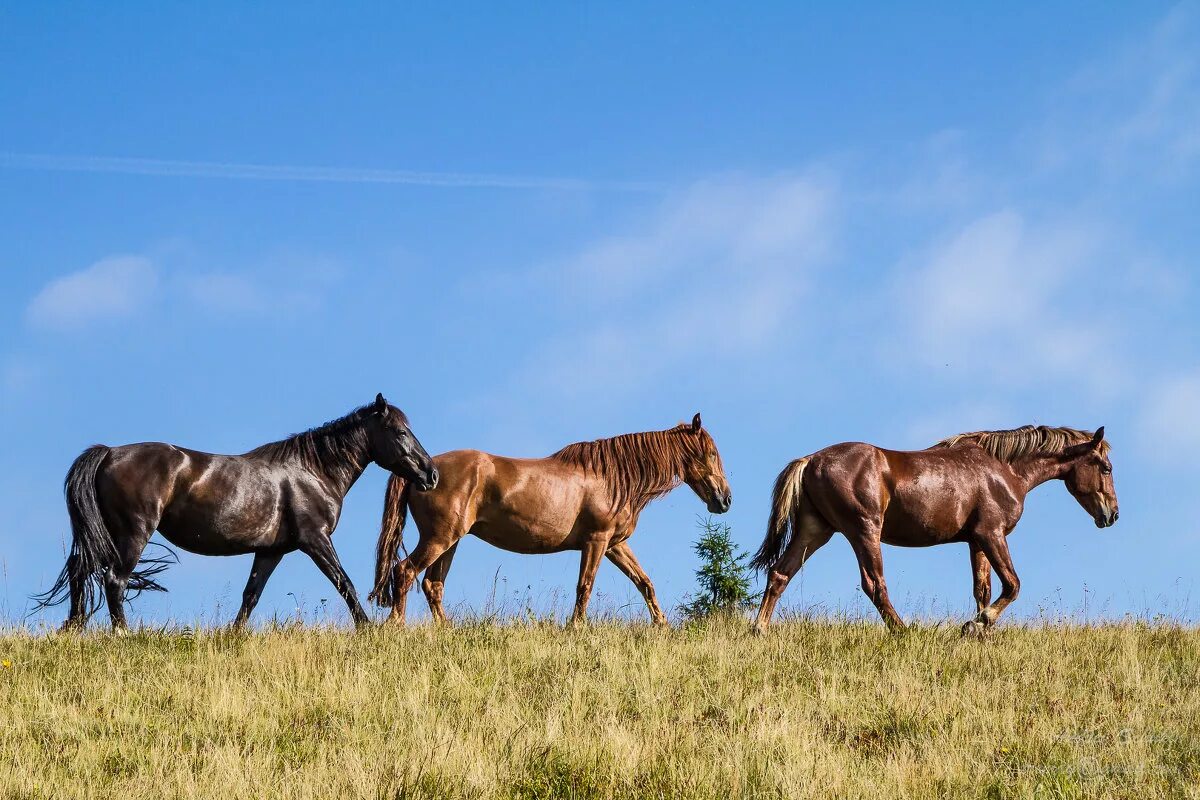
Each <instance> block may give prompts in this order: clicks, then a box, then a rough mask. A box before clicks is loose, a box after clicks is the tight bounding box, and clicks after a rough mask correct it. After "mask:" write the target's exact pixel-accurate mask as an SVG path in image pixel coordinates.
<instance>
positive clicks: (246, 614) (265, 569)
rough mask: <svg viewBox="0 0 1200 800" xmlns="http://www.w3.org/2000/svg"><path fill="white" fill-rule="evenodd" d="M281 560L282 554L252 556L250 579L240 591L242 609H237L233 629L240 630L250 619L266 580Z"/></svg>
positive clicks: (259, 553)
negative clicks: (252, 563)
mask: <svg viewBox="0 0 1200 800" xmlns="http://www.w3.org/2000/svg"><path fill="white" fill-rule="evenodd" d="M282 558H283V553H270V552H266V551H261V552H258V553H255V554H254V565H253V566H252V567H250V577H249V578H248V579H247V580H246V588H245V589H244V590H243V591H242V607H241V608H240V609H238V613H237V618H236V619H234V621H233V627H235V628H241V627H243V626H244V625H245V624H246V621H247V620H249V619H250V614H251V612H253V611H254V607H255V606H256V605H258V598H259V597H261V596H262V591H263V588H264V587H266V585H267V580H268V579H269V578H270V577H271V573H272V572H274V571H275V567H277V566H279V561H280V559H282Z"/></svg>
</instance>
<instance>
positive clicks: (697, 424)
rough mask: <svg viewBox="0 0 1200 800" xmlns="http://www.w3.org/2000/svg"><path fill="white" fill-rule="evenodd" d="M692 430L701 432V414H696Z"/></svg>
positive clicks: (693, 418)
mask: <svg viewBox="0 0 1200 800" xmlns="http://www.w3.org/2000/svg"><path fill="white" fill-rule="evenodd" d="M692 430H694V431H699V430H700V414H699V412H697V413H696V416H694V417H692Z"/></svg>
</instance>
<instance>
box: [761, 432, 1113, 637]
mask: <svg viewBox="0 0 1200 800" xmlns="http://www.w3.org/2000/svg"><path fill="white" fill-rule="evenodd" d="M1053 479H1057V480H1061V481H1063V482H1064V483H1066V485H1067V490H1068V491H1069V492H1070V493H1071V494H1072V495H1073V496H1074V497H1075V499H1076V500H1077V501H1078V502H1079V505H1081V506H1082V507H1083V509H1084V511H1087V512H1088V514H1090V515H1091V516H1092V519H1094V520H1095V522H1096V526H1097V527H1099V528H1105V527H1108V526H1109V525H1112V524H1113V523H1114V522H1116V521H1117V495H1116V491H1115V490H1114V489H1113V479H1112V462H1111V461H1109V458H1108V442H1106V441H1105V440H1104V428H1100V429H1099V430H1097V431H1096V432H1095V434H1092V433H1089V432H1087V431H1079V430H1075V429H1073V428H1048V427H1046V426H1038V427H1034V426H1032V425H1028V426H1025V427H1023V428H1017V429H1016V430H1010V431H979V432H977V433H961V434H959V435H958V436H952V437H950V438H949V439H945V440H943V441H942V442H939V443H938V444H936V445H934V446H933V447H931V448H929V449H928V450H920V451H916V452H898V451H895V450H883V449H881V448H878V447H874V446H873V445H869V444H862V443H859V442H853V443H846V444H835V445H833V446H832V447H827V448H825V449H824V450H819V451H817V452H816V453H813V454H812V455H811V456H806V457H804V458H800V459H797V460H795V461H793V462H792V463H790V464H788V466H787V467H786V468H785V469H784V470H783V472H781V473H780V474H779V478H778V479H777V480H776V481H775V491H774V494H773V496H772V501H771V521H770V525H769V526H768V528H767V535H766V538H765V539H764V540H763V543H762V547H761V548H759V550H758V553H757V554H756V555H755V556H754V560H753V561H752V562H751V563H752V564H753V566H755V567H757V568H759V569H764V570H766V571H767V589H766V591H765V592H764V593H763V600H762V606H761V607H760V608H759V611H758V619H757V620H755V622H754V630H755V632H757V633H762V632H763V631H765V630H766V627H767V624H768V622H769V621H770V619H771V614H772V612H773V611H774V610H775V604H776V603H777V602H778V601H779V596H780V595H781V594H783V590H784V589H785V588H786V587H787V585H788V581H790V580H791V579H792V576H793V575H795V574H796V572H797V571H798V570H799V569H800V568H801V567H802V566H804V562H805V561H806V560H807V559H808V557H809V556H811V555H812V554H813V552H814V551H816V550H817V549H818V548H820V547H821V546H822V545H824V544H825V543H826V542H828V541H829V539H830V537H832V536H833V534H834V532H835V531H840V532H841V533H842V534H844V535H845V537H846V538H847V539H848V540H849V541H850V546H851V547H853V548H854V554H855V555H856V556H857V557H858V566H859V572H860V573H861V576H862V588H863V591H864V592H866V594H867V596H868V597H870V598H871V602H873V603H874V604H875V607H876V608H877V609H879V613H880V615H881V616H882V617H883V619H884V620H885V621H886V622H887V623H888V624H889V625H891V626H893V627H897V628H902V627H904V623H903V622H902V621H901V619H900V616H899V615H898V614H897V613H896V609H894V608H893V607H892V604H891V601H889V600H888V593H887V584H886V583H884V580H883V555H882V553H881V552H880V543H881V542H882V543H887V544H894V545H900V546H902V547H926V546H928V545H934V544H946V543H948V542H966V544H967V546H968V547H969V548H970V551H971V570H972V573H973V575H974V586H975V604H976V608H977V612H978V613H977V615H976V617H975V619H974V620H972V621H970V622H968V623H966V624H965V625H964V626H963V633H964V634H968V633H981V632H982V631H983V630H985V629H986V628H987V627H990V626H991V625H992V624H993V623H995V621H996V618H997V617H999V616H1000V612H1002V611H1003V610H1004V609H1005V608H1006V607H1007V606H1008V604H1009V603H1011V602H1012V601H1013V600H1015V599H1016V598H1017V592H1018V591H1019V590H1020V588H1021V582H1020V581H1019V580H1018V579H1017V573H1016V572H1015V571H1014V570H1013V564H1012V558H1011V557H1010V556H1009V553H1008V542H1007V540H1006V538H1005V537H1007V536H1008V534H1010V533H1012V530H1013V528H1014V527H1015V526H1016V524H1017V521H1018V520H1020V519H1021V512H1022V511H1023V510H1024V507H1025V495H1026V494H1028V493H1029V491H1030V490H1031V489H1033V488H1034V487H1035V486H1038V485H1040V484H1043V483H1045V482H1046V481H1048V480H1053ZM992 569H994V570H996V574H997V575H998V576H999V577H1000V584H1001V587H1002V588H1001V592H1000V596H999V597H998V598H997V599H996V601H995V602H992V601H991V598H992V581H991V570H992Z"/></svg>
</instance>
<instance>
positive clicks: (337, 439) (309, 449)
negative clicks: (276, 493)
mask: <svg viewBox="0 0 1200 800" xmlns="http://www.w3.org/2000/svg"><path fill="white" fill-rule="evenodd" d="M374 410H375V404H374V403H367V404H366V405H365V406H360V407H359V408H356V409H354V410H353V411H351V412H350V413H349V414H346V415H345V416H342V417H338V418H337V419H334V420H330V421H329V422H326V423H325V424H323V425H318V426H316V427H315V428H309V429H308V430H306V431H303V432H302V433H294V434H292V435H291V436H289V437H287V438H286V439H280V440H279V441H277V442H269V443H267V444H264V445H259V446H258V447H256V448H254V449H253V450H251V451H250V452H248V453H246V455H248V456H259V457H260V458H264V459H266V460H267V461H270V462H281V461H299V462H300V463H301V464H303V465H304V466H305V467H307V468H309V469H319V468H323V467H327V466H335V465H338V464H344V463H346V462H347V461H349V460H351V459H353V458H355V457H356V456H358V455H359V454H361V453H362V451H363V448H364V447H365V446H366V432H365V431H364V430H363V427H362V422H363V420H364V419H365V418H366V417H367V416H368V415H369V414H371V413H373V412H374ZM388 413H390V414H395V415H397V416H398V417H399V418H400V421H401V422H403V423H404V424H405V425H407V424H408V417H406V416H405V415H404V412H403V411H401V410H400V409H398V408H396V407H395V406H391V405H389V406H388Z"/></svg>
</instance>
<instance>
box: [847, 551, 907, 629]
mask: <svg viewBox="0 0 1200 800" xmlns="http://www.w3.org/2000/svg"><path fill="white" fill-rule="evenodd" d="M846 538H847V539H849V540H850V545H851V547H853V548H854V555H856V556H858V569H859V573H860V575H861V577H862V589H863V592H865V593H866V595H867V597H869V598H871V602H872V603H874V604H875V608H876V609H877V610H878V611H879V616H881V617H883V621H884V622H886V623H887V624H888V627H889V628H892V629H900V628H903V627H904V620H902V619H900V615H899V614H897V613H896V609H895V608H894V607H893V606H892V601H891V600H890V599H889V598H888V590H887V582H886V581H884V579H883V552H882V550H881V549H880V544H879V535H878V532H871V531H863V532H860V533H856V534H849V533H848V534H847V535H846Z"/></svg>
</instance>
